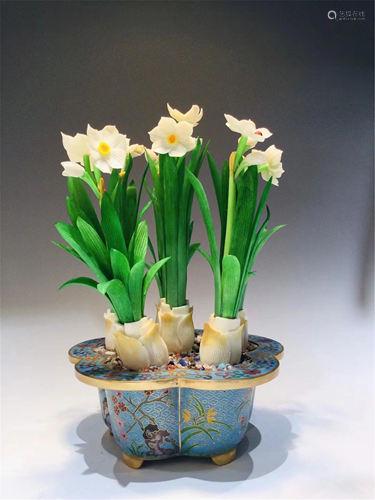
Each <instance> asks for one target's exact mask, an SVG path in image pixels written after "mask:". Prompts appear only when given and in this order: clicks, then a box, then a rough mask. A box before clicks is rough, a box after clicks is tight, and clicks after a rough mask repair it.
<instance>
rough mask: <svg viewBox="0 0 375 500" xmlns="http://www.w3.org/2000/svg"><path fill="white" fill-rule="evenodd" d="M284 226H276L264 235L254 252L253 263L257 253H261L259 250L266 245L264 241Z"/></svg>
mask: <svg viewBox="0 0 375 500" xmlns="http://www.w3.org/2000/svg"><path fill="white" fill-rule="evenodd" d="M285 226H286V224H282V225H281V226H276V227H274V228H273V229H271V231H270V232H269V233H268V234H266V235H265V236H264V237H263V238H262V239H261V241H260V242H259V243H258V245H257V247H256V249H255V252H254V259H253V261H254V260H255V258H256V257H257V255H258V253H259V252H260V251H261V249H262V248H263V246H264V244H265V243H266V241H267V240H268V239H269V238H270V237H271V236H272V235H273V234H275V233H276V231H278V230H279V229H281V228H282V227H285ZM250 274H255V273H254V272H253V273H250Z"/></svg>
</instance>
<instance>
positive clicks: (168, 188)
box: [161, 155, 186, 307]
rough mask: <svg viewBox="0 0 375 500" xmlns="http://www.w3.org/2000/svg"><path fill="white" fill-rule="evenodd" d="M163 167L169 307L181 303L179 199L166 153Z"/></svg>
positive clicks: (172, 163)
mask: <svg viewBox="0 0 375 500" xmlns="http://www.w3.org/2000/svg"><path fill="white" fill-rule="evenodd" d="M163 169H164V171H163V176H164V182H163V189H164V230H165V253H166V255H167V256H170V257H171V259H170V260H169V262H168V264H167V265H166V267H165V269H166V274H167V296H166V301H167V303H168V304H169V305H170V306H171V307H177V306H180V305H182V304H179V303H178V266H179V262H178V219H179V201H180V200H179V199H178V192H177V170H176V162H175V160H174V158H171V157H170V156H168V155H166V156H165V159H164V165H163ZM161 171H162V170H161ZM185 252H186V248H185Z"/></svg>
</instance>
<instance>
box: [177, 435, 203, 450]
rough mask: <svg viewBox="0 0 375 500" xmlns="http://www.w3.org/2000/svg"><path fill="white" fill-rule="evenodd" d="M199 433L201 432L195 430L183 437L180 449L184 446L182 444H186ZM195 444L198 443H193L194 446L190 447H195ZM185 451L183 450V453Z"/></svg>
mask: <svg viewBox="0 0 375 500" xmlns="http://www.w3.org/2000/svg"><path fill="white" fill-rule="evenodd" d="M201 432H202V431H201V430H199V431H197V430H195V431H193V432H191V433H190V434H188V435H187V436H185V437H184V439H182V441H181V448H182V447H183V446H184V444H186V443H187V442H188V441H189V439H191V438H192V437H193V436H196V435H198V434H201ZM197 444H198V443H195V445H192V446H196V445H197ZM189 448H191V446H189ZM186 450H187V449H186ZM186 450H184V452H186Z"/></svg>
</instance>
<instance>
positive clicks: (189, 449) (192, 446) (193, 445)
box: [183, 433, 200, 453]
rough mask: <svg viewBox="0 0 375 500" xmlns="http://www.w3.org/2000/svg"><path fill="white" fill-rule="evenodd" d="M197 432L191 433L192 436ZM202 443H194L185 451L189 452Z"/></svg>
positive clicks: (184, 451)
mask: <svg viewBox="0 0 375 500" xmlns="http://www.w3.org/2000/svg"><path fill="white" fill-rule="evenodd" d="M194 435H195V433H192V434H190V437H192V436H194ZM199 444H200V443H194V444H192V445H190V446H188V447H187V448H185V449H184V450H183V453H189V452H190V451H191V450H192V449H193V448H195V447H196V446H198V445H199Z"/></svg>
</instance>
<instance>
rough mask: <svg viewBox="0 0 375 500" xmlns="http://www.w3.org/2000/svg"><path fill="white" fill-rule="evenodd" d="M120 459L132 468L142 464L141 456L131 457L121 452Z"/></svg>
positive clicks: (137, 467)
mask: <svg viewBox="0 0 375 500" xmlns="http://www.w3.org/2000/svg"><path fill="white" fill-rule="evenodd" d="M122 459H123V461H124V463H125V465H127V466H128V467H131V468H132V469H139V468H140V466H141V465H142V464H143V458H137V457H131V456H130V455H127V454H126V453H123V454H122Z"/></svg>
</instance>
